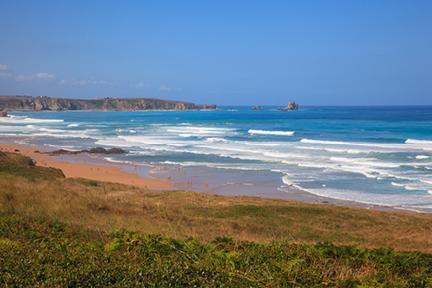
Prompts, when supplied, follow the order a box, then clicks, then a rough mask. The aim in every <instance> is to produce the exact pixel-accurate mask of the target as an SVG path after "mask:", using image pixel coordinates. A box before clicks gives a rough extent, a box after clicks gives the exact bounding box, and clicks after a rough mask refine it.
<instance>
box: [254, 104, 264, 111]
mask: <svg viewBox="0 0 432 288" xmlns="http://www.w3.org/2000/svg"><path fill="white" fill-rule="evenodd" d="M262 109H263V107H262V106H260V105H256V106H253V107H252V110H262Z"/></svg>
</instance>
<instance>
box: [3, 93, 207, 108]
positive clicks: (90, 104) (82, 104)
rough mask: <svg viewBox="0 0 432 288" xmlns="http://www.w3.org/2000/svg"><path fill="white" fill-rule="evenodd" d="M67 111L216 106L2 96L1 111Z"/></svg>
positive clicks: (122, 99) (186, 103)
mask: <svg viewBox="0 0 432 288" xmlns="http://www.w3.org/2000/svg"><path fill="white" fill-rule="evenodd" d="M4 109H8V110H16V111H66V110H104V111H109V110H115V111H135V110H202V109H206V110H212V109H216V105H208V104H202V105H200V104H194V103H189V102H181V101H173V100H162V99H154V98H100V99H66V98H51V97H47V96H37V97H33V96H0V110H4Z"/></svg>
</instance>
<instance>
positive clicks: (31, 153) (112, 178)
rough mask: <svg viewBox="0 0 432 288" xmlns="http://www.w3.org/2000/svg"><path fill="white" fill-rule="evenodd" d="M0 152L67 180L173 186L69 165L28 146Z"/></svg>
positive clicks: (114, 170)
mask: <svg viewBox="0 0 432 288" xmlns="http://www.w3.org/2000/svg"><path fill="white" fill-rule="evenodd" d="M0 151H6V152H17V153H20V154H23V155H26V156H28V157H30V158H32V159H33V160H34V161H35V162H36V164H37V165H39V166H43V167H54V168H58V169H61V170H62V171H63V173H64V174H65V176H66V177H68V178H85V179H90V180H97V181H105V182H112V183H121V184H127V185H133V186H138V187H144V188H148V189H169V188H171V187H172V186H173V185H172V183H170V182H169V181H166V180H159V179H147V178H143V177H141V176H139V175H137V174H134V173H129V172H126V171H123V170H122V169H120V168H117V167H112V166H104V165H96V164H91V163H71V162H67V161H63V160H58V159H56V158H55V157H52V156H49V155H47V154H42V153H38V152H36V151H43V150H41V149H39V148H36V147H33V146H30V145H21V144H9V143H8V144H3V143H1V144H0Z"/></svg>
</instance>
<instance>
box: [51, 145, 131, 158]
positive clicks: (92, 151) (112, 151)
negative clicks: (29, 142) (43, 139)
mask: <svg viewBox="0 0 432 288" xmlns="http://www.w3.org/2000/svg"><path fill="white" fill-rule="evenodd" d="M80 153H90V154H125V153H127V152H126V151H125V150H123V149H121V148H109V149H106V148H103V147H95V148H91V149H88V150H87V149H85V150H78V151H72V150H65V149H59V150H54V151H50V152H45V154H48V155H51V156H58V155H76V154H80Z"/></svg>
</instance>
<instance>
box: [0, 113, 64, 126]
mask: <svg viewBox="0 0 432 288" xmlns="http://www.w3.org/2000/svg"><path fill="white" fill-rule="evenodd" d="M0 122H3V123H4V122H6V123H14V124H21V123H22V124H25V123H60V122H64V120H63V119H38V118H30V117H25V116H13V115H10V116H8V117H1V118H0Z"/></svg>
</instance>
